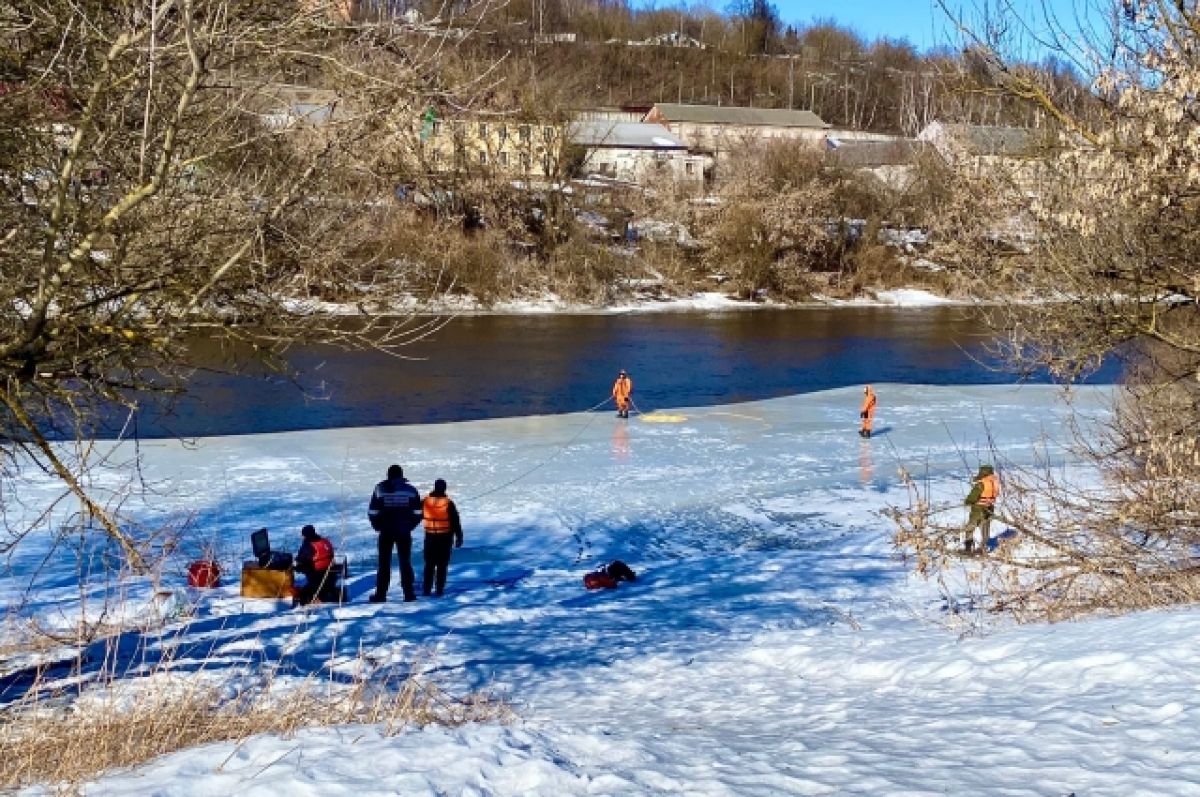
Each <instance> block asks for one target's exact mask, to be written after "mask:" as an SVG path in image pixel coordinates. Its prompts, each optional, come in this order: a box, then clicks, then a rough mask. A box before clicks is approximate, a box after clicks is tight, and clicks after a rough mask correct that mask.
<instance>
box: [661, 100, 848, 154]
mask: <svg viewBox="0 0 1200 797" xmlns="http://www.w3.org/2000/svg"><path fill="white" fill-rule="evenodd" d="M642 121H644V122H648V123H650V124H659V125H662V126H663V127H666V128H667V129H668V130H670V131H671V132H672V133H674V134H675V135H676V136H678V137H679V138H681V139H683V140H684V141H685V142H686V143H687V144H688V146H689V147H690V148H691V149H692V151H693V152H703V153H708V154H711V155H712V156H713V157H714V158H715V159H716V160H717V161H718V162H720V161H721V160H724V159H725V158H727V157H728V156H729V154H730V153H731V152H734V151H736V150H738V149H742V148H744V147H746V146H753V145H755V144H760V143H764V142H768V141H775V140H780V139H782V140H791V141H803V142H807V143H811V144H812V145H813V146H814V147H819V146H820V145H821V142H822V140H823V139H824V137H825V133H826V131H827V130H828V129H829V127H830V126H829V124H828V123H827V122H825V121H824V120H823V119H821V117H819V116H817V115H816V114H815V113H813V112H812V111H793V110H786V109H773V108H743V107H737V106H720V105H682V104H678V103H670V102H660V103H657V104H656V105H655V106H654V107H653V108H651V109H650V111H649V112H648V113H647V114H646V115H645V117H643V119H642Z"/></svg>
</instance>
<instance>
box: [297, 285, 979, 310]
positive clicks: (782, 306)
mask: <svg viewBox="0 0 1200 797" xmlns="http://www.w3.org/2000/svg"><path fill="white" fill-rule="evenodd" d="M997 303H999V300H983V299H978V298H961V297H947V296H942V295H939V294H937V293H934V292H932V291H929V290H926V289H924V288H893V289H887V290H876V291H869V292H867V293H865V294H863V295H860V296H856V297H854V298H848V299H844V298H837V297H832V296H815V297H813V298H812V299H809V300H806V301H795V302H787V301H780V300H778V299H770V298H763V299H758V300H748V299H739V298H736V297H733V296H730V295H728V294H725V293H721V292H718V291H700V292H697V293H693V294H690V295H686V296H674V297H658V296H644V297H641V298H625V299H621V300H617V301H615V302H613V303H611V304H603V305H597V304H588V303H581V302H575V301H570V300H567V299H564V298H562V297H560V296H557V295H554V294H551V293H547V294H544V295H542V296H540V297H537V298H525V299H511V300H503V301H496V302H492V303H484V302H481V301H480V300H479V299H477V298H475V297H472V296H464V295H442V296H437V297H434V298H429V299H420V298H418V297H416V296H411V295H410V296H405V297H397V298H389V299H386V300H384V299H380V300H377V302H376V305H375V308H374V312H376V313H382V314H384V315H409V314H411V315H455V316H458V315H546V314H556V313H561V314H565V315H571V314H577V315H594V314H601V315H603V314H621V313H662V312H736V311H749V310H804V309H814V308H835V307H857V308H865V307H880V308H911V309H924V308H930V307H976V306H985V305H988V304H997ZM288 306H289V308H290V309H291V310H293V311H294V312H298V313H316V314H325V315H330V316H358V315H362V314H363V308H362V307H360V306H359V305H358V304H349V303H339V302H329V301H319V300H305V301H300V300H298V301H293V302H290V303H289V305H288Z"/></svg>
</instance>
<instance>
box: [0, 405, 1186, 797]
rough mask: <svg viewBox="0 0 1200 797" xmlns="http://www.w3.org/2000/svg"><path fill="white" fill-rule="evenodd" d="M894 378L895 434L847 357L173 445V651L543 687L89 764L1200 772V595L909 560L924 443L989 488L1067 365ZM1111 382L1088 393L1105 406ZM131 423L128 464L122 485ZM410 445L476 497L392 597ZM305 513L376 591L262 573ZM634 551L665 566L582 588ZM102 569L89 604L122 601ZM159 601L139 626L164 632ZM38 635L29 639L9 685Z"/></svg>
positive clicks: (1118, 775) (495, 785) (58, 584)
mask: <svg viewBox="0 0 1200 797" xmlns="http://www.w3.org/2000/svg"><path fill="white" fill-rule="evenodd" d="M876 388H877V391H878V393H879V400H880V408H879V414H878V417H877V419H876V430H877V434H876V436H875V437H874V438H873V439H872V440H870V441H862V440H860V439H859V437H858V436H857V435H856V433H855V432H856V429H857V417H856V416H857V405H858V400H859V397H860V391H859V390H858V389H842V390H832V391H827V392H822V393H816V394H809V395H803V396H795V397H789V398H783V399H775V400H770V401H761V402H754V403H748V404H739V405H730V406H724V407H706V408H701V409H686V408H680V409H667V408H664V409H662V410H661V413H663V415H660V416H659V420H658V422H655V420H654V417H653V416H650V417H647V418H638V417H636V416H635V417H634V418H632V419H630V420H629V421H619V420H618V419H616V418H615V417H613V414H612V413H611V412H598V413H593V414H576V415H565V416H554V417H532V418H518V419H505V420H494V421H479V422H470V423H458V424H445V425H437V426H417V427H388V428H376V429H349V430H338V431H316V432H296V433H287V434H277V435H262V436H246V437H228V438H210V439H202V440H198V441H193V442H192V443H191V444H187V445H185V444H181V443H175V442H167V441H154V442H151V443H147V444H144V445H143V447H142V451H141V459H142V477H143V478H144V480H145V483H146V486H147V487H148V488H149V489H150V491H151V495H152V498H150V499H149V500H147V501H145V502H144V503H140V502H141V501H142V499H140V498H138V499H135V498H132V497H131V498H130V499H129V501H128V502H127V504H126V508H127V510H129V511H133V512H134V513H135V514H137V515H138V516H139V517H140V518H142V519H143V521H144V522H145V523H147V524H148V525H151V526H153V525H155V524H160V523H163V522H164V521H178V520H179V519H180V518H182V517H185V516H186V517H190V518H191V520H192V522H193V524H194V530H193V531H192V532H191V533H192V535H193V537H194V540H193V541H192V542H191V543H190V544H191V545H192V546H193V547H192V548H191V549H190V550H188V549H187V548H186V546H185V548H184V549H181V550H180V552H179V553H178V555H177V556H178V557H179V562H178V567H176V569H175V570H174V571H173V572H172V573H171V574H170V576H169V578H168V579H167V582H166V583H164V584H161V585H158V589H159V590H160V591H164V590H165V591H169V592H171V593H172V595H171V597H170V598H169V599H168V600H166V601H165V603H164V601H163V600H162V598H161V597H160V599H158V600H157V601H155V600H154V599H152V597H151V596H152V594H153V593H154V591H155V589H156V588H155V587H154V586H152V585H150V584H140V583H139V584H133V585H130V586H127V587H123V589H125V590H126V594H127V599H126V601H125V602H124V604H125V609H124V611H125V612H126V613H127V614H130V615H139V614H140V615H149V614H153V613H155V612H159V613H163V612H166V613H170V612H175V611H179V610H180V607H181V606H182V607H188V608H187V610H188V611H190V612H194V619H193V620H192V622H191V625H190V626H188V627H187V630H186V631H185V632H183V633H182V637H183V638H182V643H183V644H176V645H175V654H174V655H175V657H176V658H175V660H174V664H173V665H172V666H173V667H175V668H176V669H178V671H180V672H184V673H186V672H188V671H189V670H188V668H189V667H191V668H197V667H198V666H199V662H200V661H201V660H206V661H207V662H209V663H208V664H207V665H206V668H207V669H208V670H209V672H210V673H211V670H212V668H213V667H216V668H217V669H218V671H220V670H225V671H227V672H228V673H230V674H231V675H232V674H241V675H245V676H252V675H253V673H254V672H255V670H256V668H257V667H260V666H261V663H262V662H263V661H264V660H277V659H280V658H282V659H284V660H285V661H286V662H287V666H286V668H285V672H286V673H289V674H291V675H294V676H295V677H298V678H300V677H305V676H307V675H309V674H310V673H312V672H314V671H316V672H320V673H323V674H324V673H325V672H326V670H325V669H323V668H328V667H329V664H330V661H331V659H332V661H333V662H334V665H333V667H332V668H331V671H330V672H329V673H328V674H329V676H330V677H335V676H336V674H337V673H336V670H337V665H336V663H337V662H338V661H349V660H351V659H352V658H354V657H355V656H357V655H358V654H359V653H360V652H362V653H364V654H365V655H367V656H368V657H369V658H370V659H371V660H374V661H395V662H407V661H411V660H413V658H414V657H417V656H420V655H421V654H422V652H423V651H433V652H434V654H433V655H434V659H433V661H434V662H435V665H434V666H435V670H436V672H435V675H436V676H437V677H438V678H439V680H440V682H441V683H442V684H443V685H444V686H445V687H446V688H448V689H450V690H451V691H452V692H456V693H457V692H465V691H467V690H469V689H473V688H480V687H487V686H491V687H492V688H493V689H494V690H495V691H497V692H498V693H499V694H501V695H502V696H504V697H505V698H506V699H507V700H508V701H510V702H511V704H512V706H513V707H514V709H515V712H516V715H517V719H516V721H515V722H513V723H511V724H507V725H500V724H487V725H475V726H466V727H463V728H458V729H453V730H447V729H444V728H434V727H430V728H424V729H412V730H409V731H406V732H404V733H401V734H400V735H398V736H394V737H385V736H384V735H383V734H382V733H381V732H380V730H379V729H377V728H371V727H362V726H353V727H341V728H335V729H328V728H325V729H315V730H311V731H306V732H304V733H302V734H301V735H299V736H298V737H296V738H290V739H280V738H274V737H258V738H254V739H251V740H250V741H248V742H246V743H243V744H241V745H235V744H233V743H227V744H216V745H211V746H208V747H204V748H199V749H192V750H186V751H181V752H179V753H176V754H172V755H169V756H166V757H164V758H162V759H160V760H158V761H155V762H152V763H150V764H148V765H146V766H143V767H140V768H138V769H136V770H133V771H127V772H113V773H110V774H108V775H107V776H106V777H104V778H102V779H101V780H100V781H99V782H96V783H93V784H90V785H89V786H88V787H87V792H88V793H89V794H103V795H144V794H159V795H214V796H215V795H222V796H224V795H231V794H237V795H264V796H266V795H270V796H271V797H275V796H276V795H279V794H286V795H310V794H311V795H317V794H320V795H325V796H335V795H342V794H345V795H356V796H359V797H361V796H362V795H384V794H389V795H390V794H402V795H547V796H549V795H657V794H682V795H790V794H871V795H933V794H953V795H981V794H987V795H993V794H995V795H1068V794H1075V795H1080V797H1082V796H1083V795H1089V796H1091V795H1138V794H1144V795H1189V794H1196V795H1200V762H1198V761H1197V759H1196V756H1195V751H1197V750H1200V641H1197V640H1200V610H1190V609H1189V610H1177V611H1170V612H1152V613H1146V614H1141V615H1137V616H1132V617H1124V618H1116V619H1111V618H1109V619H1103V618H1102V619H1092V620H1087V621H1082V622H1074V623H1067V624H1062V625H1056V626H1030V627H1015V626H1011V625H1009V624H1006V623H1004V622H1002V621H1000V620H998V619H996V618H990V617H986V616H982V615H979V614H976V613H973V612H971V611H969V610H967V609H961V608H960V607H958V606H956V605H955V604H954V603H953V602H950V603H948V602H947V601H946V600H944V599H943V597H942V596H941V595H940V593H939V591H938V589H937V587H936V586H935V585H932V584H928V583H925V582H923V581H921V580H919V579H916V578H914V577H912V576H909V575H908V574H907V572H906V570H905V568H904V567H903V565H902V563H901V562H900V561H898V559H897V558H896V556H895V554H894V552H893V550H892V548H891V545H890V533H891V529H890V526H889V523H888V522H887V521H886V520H885V519H883V518H882V517H880V515H879V512H880V511H881V510H882V509H884V508H885V507H887V506H888V505H889V504H901V505H903V504H905V503H906V500H907V499H906V495H905V493H904V491H903V489H902V488H901V486H900V483H899V480H898V477H897V471H898V468H899V467H900V466H902V465H903V466H904V467H907V468H908V469H909V470H910V471H912V472H914V473H915V474H916V475H918V476H921V477H924V476H928V478H929V483H930V485H931V488H932V490H933V494H934V500H935V501H947V502H960V501H961V499H962V496H963V495H964V494H965V492H966V490H967V488H968V476H969V475H970V473H973V472H974V468H975V466H977V465H978V464H979V463H980V462H981V461H990V460H991V459H992V457H991V455H990V454H988V453H987V452H986V447H987V444H988V443H987V437H988V434H989V433H990V434H991V436H992V437H993V438H994V443H995V445H996V446H997V448H998V449H999V451H1000V452H1001V453H1002V457H1003V458H1002V460H1001V461H1000V463H997V464H1002V463H1004V462H1010V463H1018V464H1019V463H1027V462H1030V461H1032V459H1033V457H1034V456H1035V454H1036V451H1037V449H1038V447H1039V445H1041V443H1039V439H1040V438H1049V439H1050V440H1051V441H1052V440H1054V439H1056V438H1058V437H1060V436H1061V435H1062V426H1061V423H1060V419H1061V417H1062V409H1061V407H1060V406H1059V404H1058V403H1057V393H1056V391H1055V390H1054V389H1053V388H1048V387H1041V386H1023V387H1019V388H1013V387H994V386H989V387H923V386H899V385H878V386H876ZM1105 399H1106V393H1105V392H1104V390H1103V389H1098V388H1094V389H1085V390H1083V391H1081V392H1079V393H1077V394H1076V401H1077V403H1078V406H1080V407H1081V408H1082V409H1083V410H1084V411H1085V413H1092V414H1096V413H1100V412H1102V411H1103V406H1104V403H1105ZM646 409H648V408H646ZM1048 445H1049V450H1050V452H1051V455H1052V457H1061V453H1055V452H1056V451H1058V449H1056V448H1055V446H1054V444H1053V443H1052V442H1051V443H1049V444H1048ZM129 456H131V452H119V453H118V454H117V455H116V456H115V457H114V458H113V462H114V464H115V465H116V467H114V468H113V469H112V470H111V471H108V472H105V473H102V474H100V475H99V476H98V477H97V479H98V480H99V482H100V484H101V486H105V485H107V486H109V487H112V488H114V489H115V488H117V487H119V484H120V481H119V480H120V479H121V478H122V474H125V475H127V474H128V471H129V468H128V466H127V465H122V463H123V462H125V461H127V460H128V458H129ZM964 459H966V460H967V461H966V462H964ZM392 462H399V463H401V464H402V465H403V466H404V468H405V471H406V474H407V475H408V476H409V477H410V478H411V479H412V480H413V481H414V482H415V483H416V484H417V485H418V487H419V488H420V489H421V490H422V492H425V491H427V490H428V489H429V488H430V486H431V484H432V482H433V480H434V479H435V478H437V477H443V478H445V479H446V480H447V481H448V482H449V484H450V490H449V491H450V494H451V496H452V497H454V498H455V499H456V501H457V502H458V505H459V509H460V511H461V513H462V515H463V522H464V529H465V533H466V545H465V547H464V548H462V549H459V550H456V551H455V552H454V558H453V560H452V562H451V568H450V578H449V585H448V589H447V594H446V596H445V597H443V598H440V599H424V598H423V599H421V600H419V601H417V602H415V603H409V604H406V603H402V602H392V603H388V604H385V605H372V604H368V603H367V602H366V596H367V594H368V593H369V592H370V591H371V588H372V586H373V569H374V544H375V538H374V534H373V532H372V531H371V530H370V527H369V526H368V525H367V523H366V518H365V513H366V501H367V497H368V496H369V494H370V491H371V488H372V486H373V485H374V483H375V482H376V481H378V480H379V479H381V478H382V477H383V474H384V471H385V469H386V468H387V466H388V465H389V464H391V463H392ZM1064 464H1068V465H1069V464H1070V463H1064ZM1001 476H1002V477H1003V467H1002V468H1001ZM52 494H53V493H52V492H51V488H50V487H49V486H48V485H46V484H41V483H31V484H30V485H29V486H28V488H27V490H25V491H23V492H22V493H21V495H20V498H21V500H22V502H23V503H24V504H25V506H26V507H27V508H28V509H29V511H32V510H33V509H35V508H38V507H41V506H44V504H45V502H46V501H47V499H48V498H49V497H50V496H51V495H52ZM8 511H10V512H12V511H14V508H13V507H10V508H9V509H8ZM60 511H66V507H64V508H63V509H62V510H60ZM953 512H961V513H962V514H963V515H964V516H965V510H961V509H960V508H956V509H954V510H953ZM964 519H965V517H964ZM304 523H313V524H315V525H316V526H317V528H318V530H320V531H321V532H323V533H325V534H326V535H328V536H329V537H330V538H331V539H332V540H333V542H334V544H335V545H336V546H337V549H338V552H339V554H342V553H344V554H347V555H348V556H349V558H350V567H351V579H350V585H351V592H352V595H353V601H352V602H351V603H350V604H348V605H346V606H342V607H318V608H313V609H309V610H291V609H290V608H288V607H287V606H286V605H285V604H282V603H274V602H272V601H243V600H242V599H240V598H239V597H238V594H237V586H236V583H235V582H236V573H235V569H236V567H237V563H238V562H240V560H241V559H242V558H244V557H246V556H247V555H248V554H249V541H248V538H249V534H250V532H251V531H253V530H254V529H256V528H259V527H260V526H267V527H269V528H270V529H271V534H272V541H273V543H274V544H275V547H276V548H286V549H288V550H294V549H295V547H296V546H297V545H298V542H299V528H300V526H301V525H302V524H304ZM1001 530H1002V529H999V528H993V533H994V534H995V533H997V532H999V531H1001ZM203 542H215V543H218V544H219V546H220V548H221V549H222V550H223V551H224V552H225V560H226V564H227V566H228V568H227V569H228V571H229V572H230V573H234V577H232V578H227V579H226V582H225V583H226V584H227V585H228V586H222V587H221V588H219V589H217V590H212V591H191V592H189V591H188V590H186V589H185V588H184V586H183V584H184V579H183V575H182V564H183V562H185V561H186V559H187V557H188V556H189V555H190V554H194V553H195V552H196V551H198V550H199V547H200V545H201V544H202V543H203ZM417 548H418V549H419V543H418V545H417ZM46 550H47V545H46V542H45V541H44V540H40V539H36V538H35V539H31V540H29V541H27V542H26V544H25V545H23V546H22V547H21V548H20V549H19V555H17V556H14V557H13V558H12V559H11V560H10V561H9V562H7V567H8V569H7V570H6V571H5V572H4V575H3V579H2V580H0V590H2V592H0V598H2V599H3V600H4V601H5V603H6V604H7V605H8V606H9V607H10V609H9V618H10V621H16V622H27V621H28V619H29V618H35V619H37V621H38V622H39V623H41V624H42V625H44V626H49V627H70V626H72V625H73V624H74V623H75V622H76V621H77V619H78V614H79V612H80V611H81V596H80V591H79V590H78V588H77V587H75V586H74V581H75V579H76V572H77V571H76V563H75V561H74V560H73V559H71V558H70V557H62V556H58V557H50V558H49V559H47V558H46ZM415 558H416V562H417V566H418V573H419V567H420V556H419V554H417V555H416V557H415ZM618 558H619V559H622V560H624V561H626V562H627V563H629V564H630V565H631V566H632V567H633V569H634V570H636V571H637V572H638V574H639V578H638V580H637V582H636V583H633V584H622V585H621V586H620V587H619V588H618V589H616V590H612V591H604V592H587V591H585V590H584V589H583V588H582V585H581V582H580V579H581V577H582V575H583V574H584V573H585V572H587V571H588V570H589V569H591V568H593V567H595V566H597V565H600V564H603V563H605V562H607V561H610V560H612V559H618ZM968 575H969V574H968ZM31 578H33V579H34V581H35V582H36V583H35V585H34V587H33V589H32V590H30V589H28V584H29V581H30V579H31ZM398 596H399V589H398V586H397V585H396V584H395V580H394V581H393V593H392V598H393V599H394V600H395V599H396V598H398ZM84 597H85V598H86V599H87V600H86V601H84V602H83V604H84V605H83V611H85V612H90V611H95V609H94V608H93V607H95V606H97V605H99V604H100V603H101V601H100V595H99V594H98V593H96V592H91V593H88V594H87V595H85V596H84ZM170 627H171V626H170V625H169V626H168V628H170ZM155 633H158V632H151V633H150V634H148V636H149V637H150V638H149V639H140V640H138V641H139V643H140V644H143V645H145V644H146V643H149V647H151V648H153V637H154V634H155ZM174 634H175V635H174V637H173V639H174V640H175V642H176V643H178V642H179V641H180V638H179V637H180V632H179V631H178V630H176V631H175V632H174ZM214 662H215V664H214ZM20 664H21V662H16V661H12V660H10V661H7V662H5V663H4V665H3V666H4V667H5V672H7V673H9V677H8V678H7V680H6V681H4V683H6V684H7V686H8V687H9V688H12V686H13V684H15V683H17V680H19V679H17V680H14V677H13V676H12V675H11V673H12V672H13V670H14V668H19V666H20ZM6 699H11V695H10V696H9V697H7V698H6Z"/></svg>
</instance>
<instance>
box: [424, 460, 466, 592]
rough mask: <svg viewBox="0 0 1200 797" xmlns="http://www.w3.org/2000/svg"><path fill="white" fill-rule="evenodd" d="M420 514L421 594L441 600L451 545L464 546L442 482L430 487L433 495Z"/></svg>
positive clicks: (459, 525) (456, 514) (456, 511)
mask: <svg viewBox="0 0 1200 797" xmlns="http://www.w3.org/2000/svg"><path fill="white" fill-rule="evenodd" d="M422 513H423V515H424V521H425V584H424V587H425V590H424V592H425V594H426V595H430V594H433V595H436V596H438V597H441V595H442V592H443V591H444V590H445V589H446V571H447V570H449V569H450V550H451V544H453V546H454V547H456V548H461V547H462V544H463V533H462V523H461V522H460V521H459V519H458V508H457V507H456V506H454V502H453V501H451V500H450V497H449V496H447V495H446V480H445V479H438V480H437V481H435V482H434V483H433V492H431V493H430V494H429V495H427V496H425V501H424V503H423V504H422ZM435 582H436V583H435Z"/></svg>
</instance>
